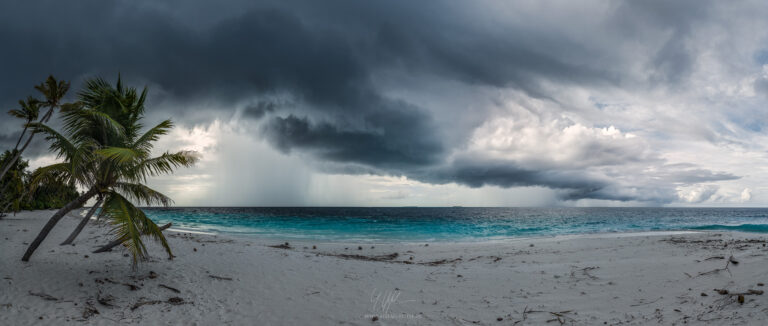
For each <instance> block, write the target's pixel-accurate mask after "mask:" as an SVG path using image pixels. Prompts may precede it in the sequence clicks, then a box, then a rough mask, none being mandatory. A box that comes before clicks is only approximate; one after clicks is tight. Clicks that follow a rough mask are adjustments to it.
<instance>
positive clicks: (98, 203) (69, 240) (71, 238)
mask: <svg viewBox="0 0 768 326" xmlns="http://www.w3.org/2000/svg"><path fill="white" fill-rule="evenodd" d="M103 200H104V197H99V200H97V201H96V204H94V205H93V207H91V210H89V211H88V214H85V217H83V219H82V220H80V224H78V225H77V227H76V228H75V230H74V231H72V234H70V235H69V237H68V238H67V240H64V242H62V243H61V245H62V246H64V245H68V244H71V243H72V241H75V238H77V236H78V235H79V234H80V232H82V231H83V229H84V228H85V225H86V224H88V221H90V220H91V216H93V213H96V209H97V208H99V206H101V202H102V201H103Z"/></svg>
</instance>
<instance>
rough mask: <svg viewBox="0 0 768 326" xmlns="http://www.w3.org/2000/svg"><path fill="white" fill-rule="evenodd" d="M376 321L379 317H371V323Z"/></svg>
mask: <svg viewBox="0 0 768 326" xmlns="http://www.w3.org/2000/svg"><path fill="white" fill-rule="evenodd" d="M377 320H379V316H373V317H371V321H377Z"/></svg>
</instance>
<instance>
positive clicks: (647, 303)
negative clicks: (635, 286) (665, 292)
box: [630, 297, 664, 307]
mask: <svg viewBox="0 0 768 326" xmlns="http://www.w3.org/2000/svg"><path fill="white" fill-rule="evenodd" d="M662 298H664V297H659V298H658V299H656V300H653V301H650V302H640V303H636V304H633V305H630V307H638V306H645V305H649V304H651V303H655V302H657V301H659V300H661V299H662ZM640 301H642V299H641V300H640Z"/></svg>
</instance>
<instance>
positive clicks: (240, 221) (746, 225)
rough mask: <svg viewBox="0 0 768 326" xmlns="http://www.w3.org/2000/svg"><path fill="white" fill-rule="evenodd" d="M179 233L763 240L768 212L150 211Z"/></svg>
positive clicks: (370, 238) (372, 238)
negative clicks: (651, 234) (733, 236)
mask: <svg viewBox="0 0 768 326" xmlns="http://www.w3.org/2000/svg"><path fill="white" fill-rule="evenodd" d="M145 212H146V214H147V215H148V216H149V217H150V218H152V219H153V220H155V221H156V222H157V223H158V224H165V223H173V228H174V229H177V230H189V231H196V232H205V233H214V234H224V235H234V236H241V237H242V236H245V237H259V238H270V239H297V240H299V239H305V240H317V241H363V242H398V241H485V240H498V239H506V238H519V237H531V236H533V237H539V236H543V237H547V236H557V235H574V234H597V233H621V232H648V231H718V230H720V231H740V232H753V233H766V232H768V208H741V207H738V208H728V207H718V208H704V207H695V208H685V207H669V208H667V207H632V208H627V207H167V208H162V207H152V208H145Z"/></svg>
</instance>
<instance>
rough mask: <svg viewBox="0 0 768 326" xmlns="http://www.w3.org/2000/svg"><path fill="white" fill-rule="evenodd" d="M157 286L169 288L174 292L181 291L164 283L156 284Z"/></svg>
mask: <svg viewBox="0 0 768 326" xmlns="http://www.w3.org/2000/svg"><path fill="white" fill-rule="evenodd" d="M157 286H159V287H161V288H166V289H168V290H171V291H173V292H176V293H181V291H179V290H178V289H176V288H172V287H170V286H167V285H165V284H158V285H157Z"/></svg>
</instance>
